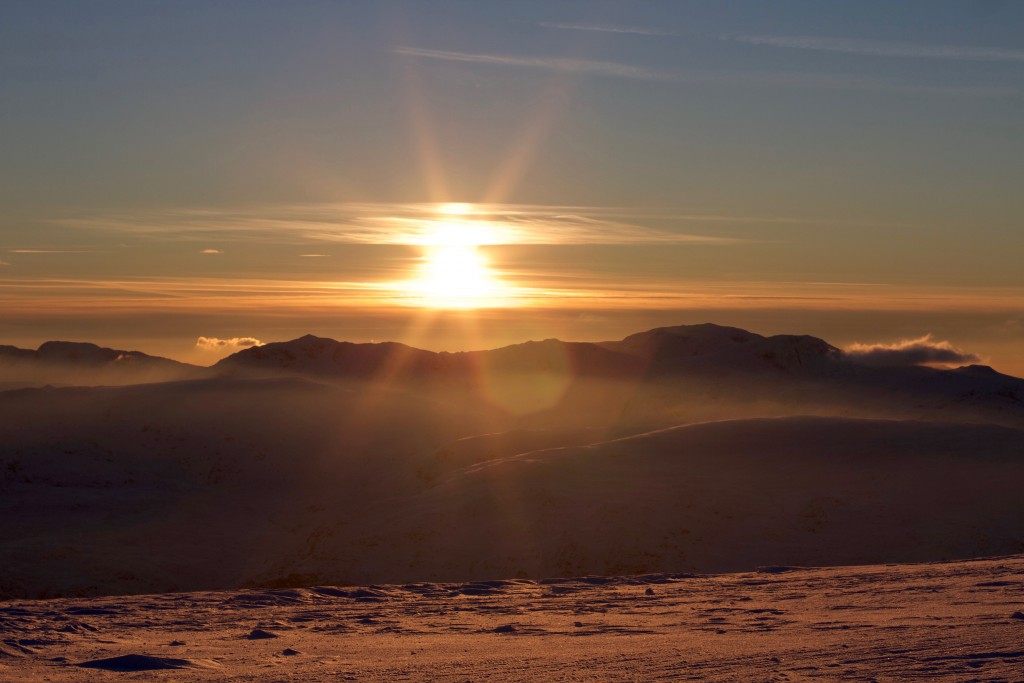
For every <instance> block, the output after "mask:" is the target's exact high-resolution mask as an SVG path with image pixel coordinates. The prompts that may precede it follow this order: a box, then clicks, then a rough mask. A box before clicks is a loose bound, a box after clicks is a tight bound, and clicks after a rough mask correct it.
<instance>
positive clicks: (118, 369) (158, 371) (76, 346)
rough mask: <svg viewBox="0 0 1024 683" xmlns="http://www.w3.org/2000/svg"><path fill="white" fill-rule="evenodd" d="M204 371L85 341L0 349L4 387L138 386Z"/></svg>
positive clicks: (157, 357) (183, 364)
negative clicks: (7, 385)
mask: <svg viewBox="0 0 1024 683" xmlns="http://www.w3.org/2000/svg"><path fill="white" fill-rule="evenodd" d="M202 374H204V369H203V368H200V367H197V366H194V365H189V364H187V363H180V362H178V361H175V360H171V359H169V358H161V357H160V356H150V355H148V354H145V353H142V352H141V351H124V350H119V349H108V348H104V347H101V346H98V345H96V344H90V343H87V342H68V341H48V342H45V343H43V344H42V345H41V346H40V347H39V348H38V349H36V350H35V351H33V350H31V349H19V348H17V347H14V346H0V381H3V382H5V383H6V384H19V383H23V384H29V385H31V384H57V385H69V384H114V385H119V384H138V383H143V382H162V381H170V380H178V379H189V378H194V377H199V376H201V375H202Z"/></svg>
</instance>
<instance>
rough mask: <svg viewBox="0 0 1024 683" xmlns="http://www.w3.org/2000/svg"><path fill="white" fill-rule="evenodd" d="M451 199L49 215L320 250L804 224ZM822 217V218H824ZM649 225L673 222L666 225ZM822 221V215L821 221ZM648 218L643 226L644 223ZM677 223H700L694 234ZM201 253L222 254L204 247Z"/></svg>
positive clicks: (706, 235)
mask: <svg viewBox="0 0 1024 683" xmlns="http://www.w3.org/2000/svg"><path fill="white" fill-rule="evenodd" d="M449 206H450V205H449V204H423V203H413V204H398V203H348V204H291V205H277V206H259V205H257V206H251V207H241V208H238V209H233V210H212V209H186V210H173V211H147V212H139V213H135V214H127V213H122V214H117V215H97V216H88V217H81V218H70V219H61V220H57V221H54V222H56V223H59V224H61V225H65V226H68V227H73V228H78V229H84V230H90V231H97V232H104V233H127V234H131V235H132V236H133V237H135V238H139V237H143V238H149V239H157V240H174V241H195V242H205V243H207V244H209V243H210V242H215V243H222V244H227V243H230V242H235V241H244V242H246V243H250V244H251V243H252V242H254V241H260V240H262V241H266V242H273V243H276V244H296V245H301V248H306V249H309V250H310V251H308V252H304V253H306V254H319V253H321V252H319V251H316V249H317V247H316V246H314V245H313V243H318V242H319V243H323V242H337V243H350V244H393V245H406V246H423V245H426V244H429V243H430V239H431V236H432V235H433V234H435V233H436V232H437V231H438V230H439V229H450V228H451V227H452V226H456V227H457V229H459V230H463V231H467V232H468V231H472V232H473V233H474V239H475V241H476V243H477V244H480V245H513V244H723V245H724V244H732V243H738V242H741V241H743V240H739V239H737V238H734V237H730V236H725V235H722V234H719V233H720V232H721V230H722V228H723V227H726V226H728V225H729V224H730V223H734V224H736V225H743V224H748V225H749V224H754V223H767V224H774V223H783V224H786V223H803V222H807V221H806V220H802V219H801V220H797V219H790V218H779V217H756V216H754V217H750V216H746V217H745V216H730V215H725V214H704V213H700V214H696V213H695V214H687V213H684V212H673V211H661V212H659V211H644V210H638V209H620V208H613V207H584V206H543V205H529V204H470V205H467V206H466V208H465V212H463V213H451V212H450V211H448V210H446V207H449ZM824 222H828V221H824ZM651 223H658V224H663V225H672V224H674V226H673V227H671V228H668V229H661V228H655V227H651V225H649V224H651ZM819 223H821V221H819ZM645 224H646V225H645ZM682 224H687V225H690V226H700V230H699V232H700V234H694V233H692V232H684V231H683V230H682V229H681V225H682ZM203 253H220V252H219V250H210V249H206V250H203Z"/></svg>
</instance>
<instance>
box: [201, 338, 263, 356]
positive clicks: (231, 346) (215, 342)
mask: <svg viewBox="0 0 1024 683" xmlns="http://www.w3.org/2000/svg"><path fill="white" fill-rule="evenodd" d="M253 346H263V342H261V341H260V340H259V339H256V338H255V337H232V338H231V339H220V338H219V337H199V339H196V348H197V349H202V350H203V351H230V352H232V353H233V352H235V351H238V350H240V349H248V348H250V347H253Z"/></svg>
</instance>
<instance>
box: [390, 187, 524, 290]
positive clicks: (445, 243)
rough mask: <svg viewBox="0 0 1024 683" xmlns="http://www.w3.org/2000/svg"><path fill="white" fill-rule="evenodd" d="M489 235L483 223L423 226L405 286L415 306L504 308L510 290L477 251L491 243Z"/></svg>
mask: <svg viewBox="0 0 1024 683" xmlns="http://www.w3.org/2000/svg"><path fill="white" fill-rule="evenodd" d="M460 207H461V205H460ZM445 213H446V214H453V213H460V214H461V213H464V212H462V211H459V212H455V211H446V212H445ZM493 232H494V231H493V228H492V227H491V226H489V225H488V224H487V223H485V222H483V221H473V220H461V219H447V218H445V219H443V220H437V221H431V222H429V223H427V224H425V226H424V231H423V234H422V238H421V240H420V246H421V248H422V249H423V255H422V256H421V258H420V262H419V264H418V267H417V272H416V277H415V279H413V280H411V281H409V282H408V283H407V286H406V290H407V291H408V292H409V294H411V295H412V297H413V298H414V300H415V303H416V304H417V305H420V306H428V307H431V308H483V307H490V306H503V305H508V303H509V301H510V299H509V292H510V290H509V288H508V287H507V286H506V285H505V284H504V283H502V282H501V280H500V278H499V277H498V274H497V273H496V272H495V271H494V269H493V268H492V267H491V264H490V261H489V259H488V258H487V256H486V255H485V254H484V253H483V251H482V250H481V246H483V245H485V244H493V243H494V242H493V240H494V234H493Z"/></svg>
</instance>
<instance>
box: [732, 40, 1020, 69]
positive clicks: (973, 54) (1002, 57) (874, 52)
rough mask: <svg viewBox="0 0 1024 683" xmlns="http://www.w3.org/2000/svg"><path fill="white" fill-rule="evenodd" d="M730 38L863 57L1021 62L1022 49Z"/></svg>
mask: <svg viewBox="0 0 1024 683" xmlns="http://www.w3.org/2000/svg"><path fill="white" fill-rule="evenodd" d="M721 38H722V39H723V40H731V41H735V42H738V43H746V44H748V45H767V46H771V47H781V48H789V49H794V50H817V51H822V52H840V53H843V54H851V55H861V56H865V57H902V58H909V59H951V60H965V61H975V62H1024V50H1014V49H1011V48H1002V47H974V46H967V45H929V44H926V43H901V42H888V41H880V40H861V39H857V38H832V37H827V36H773V35H746V34H738V35H723V36H721Z"/></svg>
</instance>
